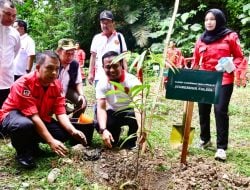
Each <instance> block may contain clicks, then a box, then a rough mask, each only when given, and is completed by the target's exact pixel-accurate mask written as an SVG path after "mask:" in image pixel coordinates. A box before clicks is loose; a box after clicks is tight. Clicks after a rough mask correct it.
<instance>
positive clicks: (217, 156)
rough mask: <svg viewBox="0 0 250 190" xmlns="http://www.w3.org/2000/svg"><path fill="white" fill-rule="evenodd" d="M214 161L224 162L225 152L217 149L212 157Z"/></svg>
mask: <svg viewBox="0 0 250 190" xmlns="http://www.w3.org/2000/svg"><path fill="white" fill-rule="evenodd" d="M214 158H215V160H220V161H225V160H226V159H227V155H226V151H225V150H224V149H220V148H219V149H217V152H216V153H215V156H214Z"/></svg>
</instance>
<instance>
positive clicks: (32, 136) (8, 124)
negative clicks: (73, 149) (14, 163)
mask: <svg viewBox="0 0 250 190" xmlns="http://www.w3.org/2000/svg"><path fill="white" fill-rule="evenodd" d="M44 123H45V125H46V127H47V129H48V131H49V133H50V134H51V135H52V136H53V137H54V138H55V139H57V140H60V141H62V142H65V141H66V140H70V139H72V138H71V136H70V135H69V134H68V133H67V131H65V130H64V129H63V128H62V127H61V126H60V125H59V123H58V122H57V121H55V120H52V121H51V122H50V123H48V122H44ZM2 125H3V130H4V131H5V132H7V133H8V135H9V136H10V138H11V143H12V145H13V147H14V148H15V149H16V152H17V154H23V153H26V152H30V150H32V149H33V148H34V147H36V146H37V145H38V143H39V142H43V143H45V141H44V140H43V139H42V138H41V137H40V136H39V134H38V133H37V132H36V130H35V126H34V124H33V122H32V120H31V119H30V118H28V117H25V116H23V115H22V113H21V112H20V111H17V110H14V111H11V112H10V113H9V114H8V115H7V116H6V117H5V119H4V120H3V122H2ZM79 130H81V129H79Z"/></svg>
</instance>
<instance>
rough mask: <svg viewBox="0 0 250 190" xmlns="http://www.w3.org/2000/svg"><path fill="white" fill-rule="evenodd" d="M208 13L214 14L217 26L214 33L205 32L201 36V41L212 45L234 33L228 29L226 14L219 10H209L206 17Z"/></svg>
mask: <svg viewBox="0 0 250 190" xmlns="http://www.w3.org/2000/svg"><path fill="white" fill-rule="evenodd" d="M208 13H212V14H213V15H214V16H215V20H216V26H215V29H214V30H213V31H207V30H206V31H205V32H204V33H203V34H202V35H201V41H202V42H204V43H205V44H210V43H212V42H214V41H216V40H218V39H221V38H223V37H224V36H225V35H227V34H229V33H231V32H233V31H232V30H230V29H228V28H226V17H225V15H224V13H223V12H222V11H221V10H219V9H209V10H208V11H207V12H206V14H205V16H206V15H207V14H208Z"/></svg>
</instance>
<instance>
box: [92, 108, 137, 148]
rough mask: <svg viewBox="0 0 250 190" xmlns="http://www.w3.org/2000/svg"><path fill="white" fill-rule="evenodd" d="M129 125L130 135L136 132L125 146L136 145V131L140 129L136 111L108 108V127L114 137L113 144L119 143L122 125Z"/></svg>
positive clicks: (97, 126)
mask: <svg viewBox="0 0 250 190" xmlns="http://www.w3.org/2000/svg"><path fill="white" fill-rule="evenodd" d="M124 125H128V127H129V130H128V134H127V135H128V136H129V135H131V134H135V137H133V138H131V139H129V140H127V141H126V142H125V146H128V147H134V146H135V145H136V140H137V137H136V132H137V130H138V124H137V121H136V119H135V113H134V111H133V110H125V111H124V110H123V111H119V112H115V111H113V110H107V129H108V130H109V132H110V133H111V134H112V136H113V138H114V143H113V145H117V143H118V142H119V138H120V133H121V127H122V126H124ZM96 128H97V130H99V125H98V124H97V125H96Z"/></svg>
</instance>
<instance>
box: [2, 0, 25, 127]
mask: <svg viewBox="0 0 250 190" xmlns="http://www.w3.org/2000/svg"><path fill="white" fill-rule="evenodd" d="M16 14H17V10H16V7H15V5H14V4H13V3H12V2H11V1H9V0H0V94H1V95H0V108H1V107H2V104H3V102H4V100H5V99H6V98H7V96H8V94H9V92H10V86H11V85H12V84H13V83H14V64H13V61H14V58H15V56H16V55H17V53H18V51H19V49H20V46H21V44H20V35H19V33H18V32H17V31H16V30H15V29H14V28H13V27H12V24H13V23H14V22H15V20H16ZM0 131H1V126H0Z"/></svg>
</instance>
